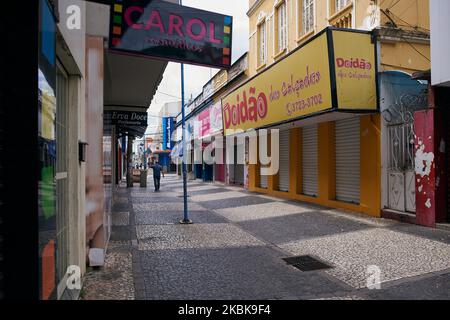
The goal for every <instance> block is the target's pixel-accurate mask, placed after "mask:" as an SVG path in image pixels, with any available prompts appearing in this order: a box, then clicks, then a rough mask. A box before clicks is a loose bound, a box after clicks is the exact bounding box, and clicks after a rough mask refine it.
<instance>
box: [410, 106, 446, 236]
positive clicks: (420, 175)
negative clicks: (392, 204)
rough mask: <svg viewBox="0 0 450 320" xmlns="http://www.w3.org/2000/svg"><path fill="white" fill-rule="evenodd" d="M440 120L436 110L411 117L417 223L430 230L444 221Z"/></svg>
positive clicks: (443, 156) (443, 159) (443, 162)
mask: <svg viewBox="0 0 450 320" xmlns="http://www.w3.org/2000/svg"><path fill="white" fill-rule="evenodd" d="M441 118H442V117H440V116H439V112H438V111H437V110H436V109H428V110H424V111H417V112H415V113H414V127H415V129H414V131H415V146H414V153H415V174H416V221H417V223H418V224H420V225H424V226H429V227H434V226H435V224H436V223H437V222H442V221H444V220H445V196H443V195H445V185H444V184H442V183H440V181H441V180H442V175H443V174H444V171H443V170H444V168H445V153H444V152H442V151H441V140H442V138H443V132H444V131H443V127H442V119H441Z"/></svg>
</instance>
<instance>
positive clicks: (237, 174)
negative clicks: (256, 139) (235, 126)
mask: <svg viewBox="0 0 450 320" xmlns="http://www.w3.org/2000/svg"><path fill="white" fill-rule="evenodd" d="M244 146H245V144H244ZM242 147H243V145H242V144H239V145H238V144H237V143H236V145H235V147H234V157H235V159H236V160H235V162H234V163H235V167H234V179H235V184H237V185H244V164H243V163H242V161H243V159H240V157H238V149H239V151H241V150H242V149H241V148H242ZM244 154H245V150H244Z"/></svg>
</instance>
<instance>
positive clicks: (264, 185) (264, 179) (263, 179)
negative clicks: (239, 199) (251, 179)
mask: <svg viewBox="0 0 450 320" xmlns="http://www.w3.org/2000/svg"><path fill="white" fill-rule="evenodd" d="M259 175H260V176H259V186H260V187H261V188H264V189H267V176H266V175H262V174H261V168H260V169H259Z"/></svg>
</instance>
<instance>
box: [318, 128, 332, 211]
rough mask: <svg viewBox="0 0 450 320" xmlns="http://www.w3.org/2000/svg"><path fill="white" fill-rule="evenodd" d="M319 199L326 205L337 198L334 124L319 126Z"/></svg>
mask: <svg viewBox="0 0 450 320" xmlns="http://www.w3.org/2000/svg"><path fill="white" fill-rule="evenodd" d="M318 136H319V137H318V138H319V141H318V146H317V154H318V159H317V166H318V180H319V181H318V184H319V185H318V189H319V190H318V191H319V192H318V194H319V195H318V199H319V200H320V201H323V202H324V203H326V202H327V201H328V200H335V198H336V174H335V143H334V136H335V133H334V122H325V123H320V124H319V125H318Z"/></svg>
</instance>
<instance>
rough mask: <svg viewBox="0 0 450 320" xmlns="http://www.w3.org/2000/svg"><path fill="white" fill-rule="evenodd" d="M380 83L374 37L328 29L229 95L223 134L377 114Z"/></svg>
mask: <svg viewBox="0 0 450 320" xmlns="http://www.w3.org/2000/svg"><path fill="white" fill-rule="evenodd" d="M377 83H378V70H377V46H376V43H375V42H374V37H373V34H372V33H371V32H365V31H357V30H349V29H336V28H331V27H329V28H326V29H324V30H323V31H321V32H320V33H318V34H317V35H315V36H314V37H313V38H312V39H311V40H309V41H308V42H306V43H305V44H304V45H302V46H301V47H299V48H297V49H295V50H294V51H292V52H291V53H290V54H289V55H287V56H286V57H285V58H283V59H282V60H280V61H279V62H277V63H274V64H273V65H271V66H269V67H268V68H266V69H265V70H263V71H262V72H260V73H259V74H257V75H256V76H254V77H252V78H250V79H249V80H248V81H246V82H245V83H244V84H242V85H241V86H240V87H238V88H237V89H236V90H235V91H233V92H232V93H230V94H229V95H228V96H226V97H225V98H224V99H223V100H222V106H223V108H222V112H223V124H224V132H225V135H232V134H235V133H236V131H242V130H244V131H245V130H248V129H258V128H264V127H272V126H280V125H283V124H289V123H292V122H295V121H297V122H299V123H297V124H298V125H301V123H303V122H309V123H317V122H318V121H332V120H335V119H338V118H342V117H348V114H366V113H376V112H379V99H378V91H379V89H378V84H377ZM306 119H308V120H306ZM327 119H328V120H327Z"/></svg>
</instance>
